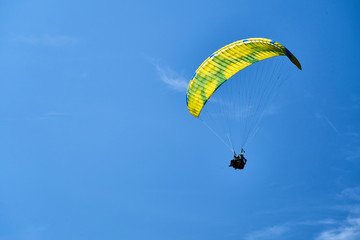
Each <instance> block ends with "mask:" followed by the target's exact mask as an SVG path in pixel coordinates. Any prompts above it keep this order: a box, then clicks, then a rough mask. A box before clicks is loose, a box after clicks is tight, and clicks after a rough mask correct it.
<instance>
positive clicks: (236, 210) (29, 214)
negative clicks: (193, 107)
mask: <svg viewBox="0 0 360 240" xmlns="http://www.w3.org/2000/svg"><path fill="white" fill-rule="evenodd" d="M359 9H360V5H359V3H358V2H357V1H276V0H275V1H195V2H194V1H179V2H173V1H151V2H150V1H45V0H44V1H38V0H34V1H0V31H1V35H0V125H1V134H0V240H15V239H24V240H35V239H36V240H42V239H44V240H45V239H54V240H56V239H68V240H73V239H74V240H75V239H76V240H78V239H156V240H161V239H189V240H190V239H229V240H230V239H231V240H232V239H244V240H261V239H263V240H267V239H314V240H343V239H350V240H355V239H360V175H359V171H360V82H359V78H360V68H359V64H358V61H357V58H358V57H357V56H359V55H360V50H359V48H358V47H357V46H358V41H357V40H358V39H359V37H360V26H359V25H360V24H359V23H360V21H359V17H358V12H359ZM249 37H266V38H270V39H274V40H276V41H279V42H280V43H283V44H284V45H285V46H287V47H288V48H289V49H290V50H291V51H292V52H293V53H294V54H295V56H297V58H298V59H299V61H300V62H301V64H302V66H303V71H302V72H298V73H297V74H296V76H295V77H294V79H293V80H292V81H291V82H289V83H287V85H286V87H285V88H281V89H280V91H279V93H278V95H277V97H276V98H275V99H274V101H273V103H272V104H273V106H275V109H276V111H273V114H271V115H269V116H267V117H265V118H264V119H263V121H262V123H261V130H260V131H259V132H258V134H257V135H256V136H255V138H254V139H253V140H252V141H251V143H249V145H248V147H247V149H246V154H247V158H248V160H249V161H248V164H247V166H246V169H245V170H244V171H242V172H239V171H234V170H233V169H230V168H229V167H228V164H229V160H230V158H231V157H232V156H231V153H230V152H229V150H228V149H227V148H226V147H225V146H224V145H223V144H222V143H221V142H220V141H219V140H218V139H217V138H216V137H215V136H214V135H213V134H212V133H211V132H210V131H209V130H208V129H207V128H206V127H205V126H204V125H203V124H202V123H201V122H200V121H198V119H196V118H194V117H193V116H191V115H190V114H189V112H188V110H187V108H186V104H185V90H184V89H185V88H186V85H187V83H188V81H189V80H190V78H191V76H192V75H193V73H194V71H195V70H196V68H197V67H198V66H199V65H200V64H201V62H202V61H203V60H205V58H206V57H207V56H208V55H210V54H211V53H212V52H214V51H215V50H217V49H219V48H220V47H222V46H224V45H226V44H229V43H231V42H234V41H236V40H240V39H244V38H249Z"/></svg>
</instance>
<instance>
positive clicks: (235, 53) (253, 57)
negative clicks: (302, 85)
mask: <svg viewBox="0 0 360 240" xmlns="http://www.w3.org/2000/svg"><path fill="white" fill-rule="evenodd" d="M282 55H283V56H287V57H288V58H289V59H290V61H291V62H292V63H293V64H295V65H296V66H297V67H298V68H299V69H300V70H301V65H300V63H299V61H298V60H297V59H296V57H295V56H294V55H293V54H292V53H291V52H290V51H289V50H288V49H287V48H286V47H284V46H283V45H281V44H280V43H278V42H275V41H272V40H270V39H266V38H249V39H244V40H240V41H237V42H234V43H231V44H229V45H227V46H225V47H223V48H221V49H219V50H217V51H216V52H215V53H213V54H211V55H210V57H208V58H207V59H206V60H205V61H204V62H203V63H202V64H201V65H200V67H199V68H198V69H197V70H196V72H195V74H194V76H193V78H192V79H191V81H190V83H189V86H188V88H187V92H186V103H187V107H188V109H189V111H190V113H191V114H192V115H193V116H195V117H199V115H200V112H201V110H202V109H203V107H204V105H205V104H206V102H207V101H208V99H209V98H210V97H211V95H212V94H213V93H214V92H215V91H216V89H217V88H218V87H220V86H221V85H222V84H223V83H224V82H225V81H226V80H228V79H229V78H231V77H232V76H233V75H234V74H236V73H237V72H238V71H240V70H242V69H244V68H245V67H247V66H249V65H251V64H253V63H256V62H258V61H261V60H264V59H267V58H271V57H275V56H282Z"/></svg>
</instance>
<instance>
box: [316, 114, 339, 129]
mask: <svg viewBox="0 0 360 240" xmlns="http://www.w3.org/2000/svg"><path fill="white" fill-rule="evenodd" d="M316 118H317V119H323V120H324V121H325V122H326V123H327V124H328V125H329V126H330V128H331V129H332V130H334V132H336V133H339V131H338V129H337V128H336V127H335V125H334V124H333V122H332V121H330V119H329V118H328V117H326V116H325V115H323V114H320V113H316Z"/></svg>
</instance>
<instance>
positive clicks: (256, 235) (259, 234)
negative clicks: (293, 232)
mask: <svg viewBox="0 0 360 240" xmlns="http://www.w3.org/2000/svg"><path fill="white" fill-rule="evenodd" d="M287 231H288V227H287V226H285V225H277V226H272V227H267V228H265V229H262V230H259V231H255V232H251V233H249V234H248V235H247V236H246V237H245V240H260V239H262V240H265V239H277V238H279V237H280V236H282V235H283V234H284V233H286V232H287Z"/></svg>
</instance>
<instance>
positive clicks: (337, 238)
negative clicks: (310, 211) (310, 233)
mask: <svg viewBox="0 0 360 240" xmlns="http://www.w3.org/2000/svg"><path fill="white" fill-rule="evenodd" d="M359 239H360V217H358V218H347V219H346V220H345V221H344V222H342V223H340V226H339V227H335V228H332V229H328V230H325V231H323V232H321V233H320V235H319V236H318V237H317V238H316V240H359Z"/></svg>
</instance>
